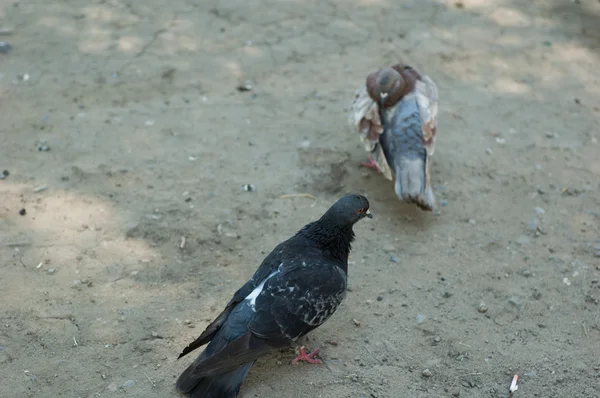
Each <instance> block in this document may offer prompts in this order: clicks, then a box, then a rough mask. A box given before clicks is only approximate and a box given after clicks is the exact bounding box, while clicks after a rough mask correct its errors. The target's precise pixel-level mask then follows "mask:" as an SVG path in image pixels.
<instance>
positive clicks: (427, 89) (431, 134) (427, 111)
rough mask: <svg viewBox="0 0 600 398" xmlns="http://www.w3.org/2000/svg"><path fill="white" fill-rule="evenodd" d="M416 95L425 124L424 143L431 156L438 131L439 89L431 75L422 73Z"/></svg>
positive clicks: (417, 83) (416, 87)
mask: <svg viewBox="0 0 600 398" xmlns="http://www.w3.org/2000/svg"><path fill="white" fill-rule="evenodd" d="M415 95H416V98H417V103H418V104H419V112H420V114H421V121H422V124H423V145H424V146H425V149H426V150H427V154H428V155H429V156H431V155H433V153H434V152H435V138H436V133H437V115H438V89H437V86H436V84H435V83H434V81H433V80H431V78H429V76H425V75H422V76H421V78H420V79H419V80H417V81H416V83H415Z"/></svg>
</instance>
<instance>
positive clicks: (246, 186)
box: [242, 184, 256, 192]
mask: <svg viewBox="0 0 600 398" xmlns="http://www.w3.org/2000/svg"><path fill="white" fill-rule="evenodd" d="M242 190H243V191H246V192H254V191H256V187H255V186H254V185H252V184H244V185H242Z"/></svg>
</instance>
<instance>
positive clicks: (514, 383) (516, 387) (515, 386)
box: [508, 375, 519, 397]
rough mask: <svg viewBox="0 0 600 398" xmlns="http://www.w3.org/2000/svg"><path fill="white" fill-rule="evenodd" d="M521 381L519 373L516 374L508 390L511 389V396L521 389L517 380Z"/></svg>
mask: <svg viewBox="0 0 600 398" xmlns="http://www.w3.org/2000/svg"><path fill="white" fill-rule="evenodd" d="M518 381H519V375H514V376H513V379H512V383H510V387H509V388H508V391H510V396H511V397H512V395H513V393H514V392H515V391H517V390H518V389H519V386H518V385H517V382H518Z"/></svg>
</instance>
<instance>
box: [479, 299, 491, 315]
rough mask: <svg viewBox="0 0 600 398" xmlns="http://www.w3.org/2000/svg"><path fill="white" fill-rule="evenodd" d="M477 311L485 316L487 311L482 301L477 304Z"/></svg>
mask: <svg viewBox="0 0 600 398" xmlns="http://www.w3.org/2000/svg"><path fill="white" fill-rule="evenodd" d="M477 311H479V312H481V313H482V314H485V313H486V312H487V311H488V307H487V305H485V303H484V302H483V301H482V302H481V303H479V307H477Z"/></svg>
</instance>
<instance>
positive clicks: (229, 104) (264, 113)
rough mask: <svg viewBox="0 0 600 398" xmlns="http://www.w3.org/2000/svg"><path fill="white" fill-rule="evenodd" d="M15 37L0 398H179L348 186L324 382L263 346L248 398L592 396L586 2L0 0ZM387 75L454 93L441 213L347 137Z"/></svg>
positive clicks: (593, 147) (592, 123)
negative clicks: (266, 265)
mask: <svg viewBox="0 0 600 398" xmlns="http://www.w3.org/2000/svg"><path fill="white" fill-rule="evenodd" d="M0 28H3V29H4V30H2V34H4V36H2V38H1V39H2V40H4V41H6V42H8V43H10V45H11V46H12V51H10V52H8V53H0V96H1V102H0V107H1V112H2V125H1V126H0V129H1V133H0V140H1V141H0V170H4V169H6V170H8V171H9V173H10V174H9V175H8V176H7V177H6V178H5V179H3V180H1V181H0V198H1V199H0V267H1V268H2V269H1V272H2V276H1V277H0V297H1V307H0V318H1V319H0V321H1V322H0V375H1V381H0V396H1V397H73V398H78V397H82V398H86V397H114V396H125V395H126V396H130V397H176V396H178V394H177V392H176V391H175V389H174V381H175V378H176V377H177V376H178V375H179V373H180V372H181V371H182V370H183V369H184V368H185V367H186V365H187V364H188V363H189V362H190V361H191V360H192V358H187V357H186V358H184V359H182V360H180V361H176V360H175V358H176V357H177V355H178V354H179V352H180V350H181V349H182V348H183V347H185V346H186V345H187V344H188V343H189V342H190V341H191V340H192V339H194V338H195V337H196V336H197V335H198V334H199V333H200V332H201V331H202V330H203V329H204V327H206V325H207V324H208V322H209V321H210V320H211V319H213V317H215V316H216V315H217V314H218V313H219V312H220V310H221V309H222V307H223V306H224V305H225V303H226V302H227V301H228V300H229V298H230V295H231V294H232V293H233V292H234V291H235V290H236V289H237V288H238V287H239V286H240V285H241V284H242V283H243V282H245V281H246V280H247V278H248V277H249V276H250V275H251V274H252V272H253V271H254V270H255V268H256V267H257V266H258V264H259V262H260V261H261V260H262V258H263V257H264V255H265V254H266V253H268V252H269V251H270V250H271V249H272V248H273V247H274V246H275V245H276V244H277V243H278V242H280V241H281V240H283V239H285V238H287V237H289V236H290V235H291V234H293V233H294V232H295V231H296V230H297V229H298V228H300V227H301V226H303V225H304V224H305V223H307V222H309V221H311V220H314V219H315V218H316V217H318V216H320V214H321V213H322V212H323V211H324V210H325V209H327V207H328V206H329V205H330V204H331V203H333V201H335V200H336V199H337V198H338V197H339V196H341V195H342V194H343V193H344V192H357V193H363V194H366V195H368V197H369V200H370V201H371V208H372V211H373V213H374V214H375V217H376V218H375V219H374V220H372V221H370V220H369V221H366V222H363V223H360V225H357V227H356V228H355V230H356V234H357V239H356V243H355V244H354V249H353V252H352V257H351V264H350V276H349V287H350V292H349V294H348V296H347V299H346V301H345V303H344V304H343V306H342V307H341V308H340V309H339V310H338V311H337V313H336V314H335V315H334V316H333V317H332V318H331V319H330V320H329V321H328V322H327V323H326V324H325V325H324V326H323V327H321V328H320V329H318V330H316V331H315V332H313V333H312V334H311V335H309V339H308V340H307V341H305V342H304V343H305V344H306V345H307V347H308V348H309V349H313V348H316V347H317V346H320V347H322V351H321V357H322V358H323V359H324V362H325V364H324V365H316V366H313V365H305V364H301V365H299V366H297V367H293V366H292V365H290V361H291V360H292V358H293V357H294V355H293V348H290V349H289V350H284V351H281V352H276V353H274V354H273V355H271V356H269V357H266V358H264V359H262V360H260V361H258V363H257V364H256V365H255V366H254V368H253V369H252V371H251V372H250V375H249V377H248V379H247V381H246V383H245V384H244V385H243V387H242V396H244V397H263V398H275V397H311V398H314V397H332V398H346V397H353V398H362V397H381V398H383V397H494V398H496V397H497V398H504V397H508V387H509V384H510V381H511V380H512V377H513V375H514V374H519V375H520V379H519V389H518V391H517V392H516V393H515V394H514V398H519V397H523V398H525V397H544V398H548V397H570V398H574V397H582V398H583V397H585V398H589V397H598V396H600V393H599V392H598V391H600V377H599V367H600V317H599V312H598V311H599V304H598V303H599V300H600V288H599V286H600V283H599V280H600V233H599V230H600V228H599V224H600V194H599V190H600V155H599V151H600V146H599V145H598V140H600V130H599V127H598V122H599V119H600V100H599V98H600V97H599V94H600V82H599V80H598V79H599V78H598V72H597V71H598V69H597V68H598V65H599V64H600V54H599V51H600V48H599V44H598V43H599V41H598V40H599V38H600V3H598V2H597V1H596V0H593V1H592V0H581V1H576V2H572V1H559V0H553V1H551V0H547V1H543V0H536V1H516V0H497V1H492V0H489V1H485V0H464V1H460V2H453V1H441V0H439V1H432V0H419V1H417V0H413V1H410V0H399V1H391V0H347V1H337V2H333V1H285V2H279V1H252V0H250V1H221V2H217V1H204V2H200V1H171V2H167V1H156V0H146V1H143V2H142V1H138V2H134V1H117V0H104V1H96V0H92V1H74V0H65V1H60V2H29V1H18V0H16V1H15V0H11V1H3V2H0ZM5 28H11V29H12V33H11V34H10V35H7V33H8V32H7V31H6V29H5ZM398 60H404V61H405V62H407V63H409V64H411V65H413V66H415V67H416V68H418V69H420V70H422V71H424V72H425V73H427V74H428V75H429V76H431V77H432V78H433V79H434V80H435V81H436V82H437V84H438V86H439V90H440V97H441V104H440V105H441V106H440V112H441V114H440V127H439V136H438V137H439V138H438V143H437V149H436V153H435V155H434V157H433V170H432V174H433V176H432V177H433V183H434V185H435V193H436V196H437V199H438V203H440V205H441V206H440V208H439V212H438V213H436V214H431V213H424V212H421V211H419V210H418V209H416V208H414V207H412V206H408V205H404V204H402V203H400V202H399V201H398V200H397V198H396V197H395V194H394V191H393V184H392V183H390V182H388V181H386V180H384V179H383V178H382V177H381V176H378V175H377V174H376V173H374V172H371V171H370V170H366V169H361V168H359V167H358V164H359V162H360V161H362V160H365V159H366V155H367V154H366V153H365V152H364V151H363V149H362V147H361V144H360V142H359V140H358V137H356V136H355V135H353V134H352V133H350V132H349V131H348V128H347V125H346V117H347V110H348V107H349V105H350V103H351V101H352V99H353V95H354V91H355V89H356V88H357V87H358V85H359V84H360V83H361V82H362V81H363V79H364V78H365V76H366V75H367V74H368V73H369V72H370V71H372V70H373V69H375V68H377V67H380V66H385V65H389V64H392V63H395V62H397V61H398ZM246 80H248V81H250V82H251V85H252V86H251V87H249V86H248V85H247V84H246V83H245V82H246ZM240 85H242V86H244V87H245V88H244V89H251V90H250V91H243V90H241V91H240V90H238V87H239V86H240ZM38 149H42V150H38ZM48 149H49V150H48ZM243 184H253V185H254V186H255V187H256V191H254V192H246V191H243V190H242V189H240V187H241V186H242V185H243ZM299 193H308V194H311V195H313V196H314V198H316V200H312V199H310V198H309V197H302V196H296V197H283V198H282V197H281V196H282V195H289V194H299ZM21 209H25V214H24V215H20V214H19V211H20V210H21ZM182 237H185V240H186V243H185V246H184V247H183V249H181V248H180V244H181V239H182ZM353 320H357V321H359V322H360V326H356V324H355V322H354V321H353ZM332 341H333V342H335V343H336V344H331V342H332Z"/></svg>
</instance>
